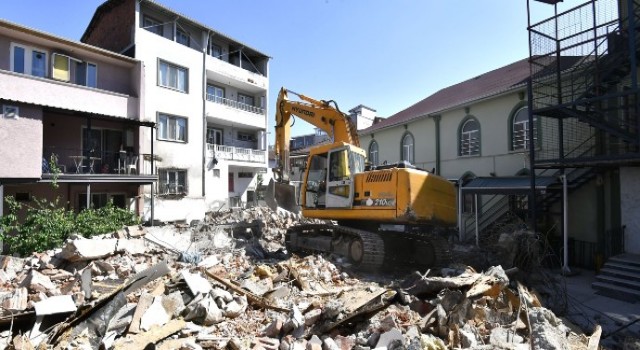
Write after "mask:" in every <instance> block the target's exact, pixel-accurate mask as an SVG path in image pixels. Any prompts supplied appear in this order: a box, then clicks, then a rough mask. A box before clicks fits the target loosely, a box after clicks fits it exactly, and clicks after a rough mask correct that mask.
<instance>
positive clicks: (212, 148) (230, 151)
mask: <svg viewBox="0 0 640 350" xmlns="http://www.w3.org/2000/svg"><path fill="white" fill-rule="evenodd" d="M207 151H208V152H209V153H210V154H211V155H212V156H214V157H215V158H217V159H228V160H237V161H243V162H252V163H264V162H266V161H267V158H266V157H267V152H266V151H260V150H257V149H251V148H243V147H235V146H227V145H216V144H210V143H208V144H207Z"/></svg>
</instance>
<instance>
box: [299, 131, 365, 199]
mask: <svg viewBox="0 0 640 350" xmlns="http://www.w3.org/2000/svg"><path fill="white" fill-rule="evenodd" d="M364 160H365V157H364V154H363V152H362V150H360V149H359V148H356V147H351V146H350V145H346V144H342V143H340V144H338V145H337V147H336V145H329V146H325V147H320V148H319V149H317V150H314V151H313V152H312V153H311V154H310V155H309V161H308V162H307V170H306V176H305V180H304V183H303V185H302V191H301V203H300V204H301V206H302V207H303V209H322V208H351V207H352V205H353V195H354V190H353V185H354V178H353V177H354V175H355V174H357V173H361V172H362V171H364V163H365V161H364Z"/></svg>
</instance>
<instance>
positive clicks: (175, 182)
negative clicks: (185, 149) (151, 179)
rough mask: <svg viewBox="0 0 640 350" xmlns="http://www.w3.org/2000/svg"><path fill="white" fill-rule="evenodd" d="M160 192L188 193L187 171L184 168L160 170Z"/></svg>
mask: <svg viewBox="0 0 640 350" xmlns="http://www.w3.org/2000/svg"><path fill="white" fill-rule="evenodd" d="M158 187H159V188H158V193H159V194H186V193H187V171H186V170H183V169H159V170H158Z"/></svg>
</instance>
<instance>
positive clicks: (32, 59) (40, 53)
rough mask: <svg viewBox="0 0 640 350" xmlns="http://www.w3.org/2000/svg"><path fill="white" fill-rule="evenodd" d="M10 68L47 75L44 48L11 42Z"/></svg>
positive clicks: (39, 75) (31, 73)
mask: <svg viewBox="0 0 640 350" xmlns="http://www.w3.org/2000/svg"><path fill="white" fill-rule="evenodd" d="M11 50H12V52H13V54H12V55H11V70H12V71H14V72H16V73H24V74H30V75H34V76H37V77H46V76H47V53H46V52H45V51H44V50H40V49H36V48H31V47H27V46H22V45H18V44H14V43H11Z"/></svg>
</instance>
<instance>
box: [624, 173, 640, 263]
mask: <svg viewBox="0 0 640 350" xmlns="http://www.w3.org/2000/svg"><path fill="white" fill-rule="evenodd" d="M638 193H640V168H630V167H628V168H620V197H621V198H620V202H621V203H620V207H621V209H622V213H621V214H622V225H625V226H626V230H625V248H626V252H628V253H633V254H640V198H639V197H638Z"/></svg>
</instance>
